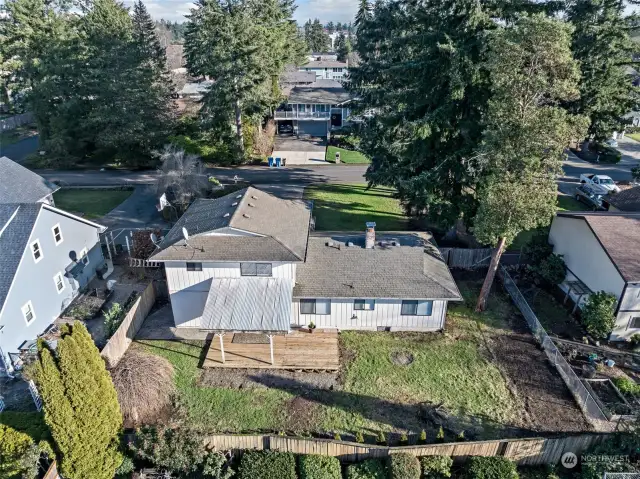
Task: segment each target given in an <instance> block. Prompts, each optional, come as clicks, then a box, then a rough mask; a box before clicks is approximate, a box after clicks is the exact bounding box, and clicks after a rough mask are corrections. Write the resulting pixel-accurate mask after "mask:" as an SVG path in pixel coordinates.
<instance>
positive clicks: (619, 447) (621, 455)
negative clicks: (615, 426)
mask: <svg viewBox="0 0 640 479" xmlns="http://www.w3.org/2000/svg"><path fill="white" fill-rule="evenodd" d="M638 448H640V436H638V435H637V434H634V433H618V434H612V435H609V436H607V437H606V438H605V439H604V441H602V442H601V443H599V444H596V445H595V446H593V447H591V448H590V449H589V450H588V451H586V453H585V455H593V456H611V457H612V460H611V461H589V462H584V463H582V465H581V469H582V471H581V472H582V474H581V475H580V477H581V479H602V477H603V475H604V473H605V472H607V473H609V472H636V473H637V472H640V470H639V469H638V467H637V465H636V464H634V463H633V462H630V461H629V458H630V457H635V455H636V454H637V452H638Z"/></svg>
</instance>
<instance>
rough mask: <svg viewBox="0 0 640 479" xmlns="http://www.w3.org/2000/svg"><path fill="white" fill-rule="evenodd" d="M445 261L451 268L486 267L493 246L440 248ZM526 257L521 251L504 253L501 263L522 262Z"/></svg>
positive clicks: (514, 263)
mask: <svg viewBox="0 0 640 479" xmlns="http://www.w3.org/2000/svg"><path fill="white" fill-rule="evenodd" d="M439 249H440V253H441V254H442V257H443V258H444V262H445V263H447V266H449V268H460V269H477V268H486V267H487V266H489V263H490V262H491V253H492V252H493V249H491V248H439ZM523 260H524V258H523V257H522V255H521V254H520V252H516V253H508V252H507V253H504V254H503V255H502V257H501V258H500V264H502V265H505V266H512V265H518V264H522V262H523Z"/></svg>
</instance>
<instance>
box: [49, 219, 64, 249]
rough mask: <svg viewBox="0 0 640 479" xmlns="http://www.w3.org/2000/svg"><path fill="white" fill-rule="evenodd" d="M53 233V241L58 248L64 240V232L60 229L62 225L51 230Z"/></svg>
mask: <svg viewBox="0 0 640 479" xmlns="http://www.w3.org/2000/svg"><path fill="white" fill-rule="evenodd" d="M51 231H52V232H53V241H54V242H55V243H56V246H58V245H59V244H60V243H62V239H63V238H62V230H61V229H60V223H58V224H57V225H55V226H54V227H53V228H51Z"/></svg>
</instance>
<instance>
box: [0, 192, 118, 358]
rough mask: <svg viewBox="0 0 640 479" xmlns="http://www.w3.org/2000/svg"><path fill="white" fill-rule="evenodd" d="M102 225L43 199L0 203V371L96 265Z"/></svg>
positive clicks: (99, 264)
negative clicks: (31, 201)
mask: <svg viewBox="0 0 640 479" xmlns="http://www.w3.org/2000/svg"><path fill="white" fill-rule="evenodd" d="M105 229H106V228H105V227H103V226H100V225H99V224H96V223H93V222H91V221H88V220H85V219H82V218H79V217H77V216H75V215H72V214H70V213H67V212H65V211H62V210H59V209H57V208H54V207H52V206H50V205H48V204H45V203H4V204H0V251H2V254H1V255H0V359H1V360H2V361H0V370H1V369H2V366H3V364H2V363H4V366H5V369H7V370H11V369H12V363H13V364H16V365H19V362H20V361H19V353H20V351H21V350H24V349H26V348H28V347H29V346H32V345H33V341H34V340H35V339H36V338H37V337H38V335H39V334H41V333H42V332H44V331H45V330H46V329H47V328H48V327H49V326H50V325H51V324H52V323H53V321H54V320H55V319H56V318H57V317H58V316H59V315H60V313H61V312H62V311H64V309H65V308H66V307H67V306H69V304H70V303H71V301H72V300H73V298H75V296H76V295H77V294H78V291H79V290H80V289H81V288H83V287H84V286H86V285H87V283H88V282H89V281H90V280H91V279H92V278H93V277H94V276H95V274H96V269H98V268H100V267H102V265H103V264H104V258H103V255H102V249H101V246H100V241H99V237H98V234H99V233H101V232H103V231H104V230H105Z"/></svg>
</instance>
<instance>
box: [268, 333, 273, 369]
mask: <svg viewBox="0 0 640 479" xmlns="http://www.w3.org/2000/svg"><path fill="white" fill-rule="evenodd" d="M269 352H270V353H271V366H273V334H269Z"/></svg>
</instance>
